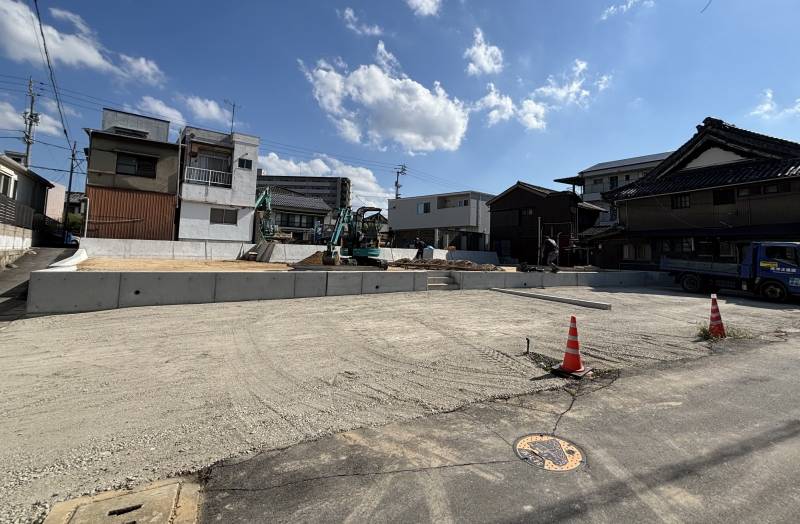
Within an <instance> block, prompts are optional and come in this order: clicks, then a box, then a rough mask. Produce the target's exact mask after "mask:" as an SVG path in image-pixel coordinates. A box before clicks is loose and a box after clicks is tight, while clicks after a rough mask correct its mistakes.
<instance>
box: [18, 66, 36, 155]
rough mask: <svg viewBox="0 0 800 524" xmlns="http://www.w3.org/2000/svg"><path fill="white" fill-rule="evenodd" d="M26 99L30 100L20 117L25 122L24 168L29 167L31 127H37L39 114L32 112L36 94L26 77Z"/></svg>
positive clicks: (31, 82)
mask: <svg viewBox="0 0 800 524" xmlns="http://www.w3.org/2000/svg"><path fill="white" fill-rule="evenodd" d="M28 98H29V100H30V103H29V106H28V110H27V111H25V112H24V113H23V114H22V116H23V119H24V120H25V136H24V137H23V138H22V141H23V142H25V167H30V165H31V146H32V145H33V127H34V126H37V125H39V113H36V112H34V110H33V105H34V102H35V101H36V93H35V92H34V91H33V79H32V78H30V77H28Z"/></svg>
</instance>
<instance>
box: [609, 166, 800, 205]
mask: <svg viewBox="0 0 800 524" xmlns="http://www.w3.org/2000/svg"><path fill="white" fill-rule="evenodd" d="M790 177H800V158H790V159H785V160H783V159H781V160H776V159H760V160H744V161H740V162H731V163H728V164H721V165H716V166H708V167H701V168H696V169H688V170H684V171H676V172H673V173H668V174H666V175H663V176H661V177H651V176H649V175H648V176H647V177H645V178H641V179H639V180H637V181H636V182H634V183H632V184H629V185H627V186H623V187H621V188H619V189H617V190H615V191H609V192H608V193H604V194H603V197H604V198H606V199H609V200H628V199H631V198H640V197H647V196H652V195H660V194H669V193H682V192H686V191H697V190H700V189H706V188H711V187H723V186H731V185H738V184H747V183H750V182H760V181H764V180H773V179H783V178H790Z"/></svg>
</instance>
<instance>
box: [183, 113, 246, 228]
mask: <svg viewBox="0 0 800 524" xmlns="http://www.w3.org/2000/svg"><path fill="white" fill-rule="evenodd" d="M180 144H181V150H182V151H181V186H180V218H179V222H178V238H179V239H180V240H214V241H226V242H251V241H252V238H253V218H254V212H255V200H256V169H257V165H256V164H257V163H258V146H259V144H260V139H259V138H258V137H256V136H251V135H246V134H243V133H220V132H217V131H210V130H207V129H200V128H197V127H190V126H186V127H185V128H184V129H183V131H182V133H181V136H180Z"/></svg>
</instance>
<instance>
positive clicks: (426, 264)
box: [390, 258, 503, 271]
mask: <svg viewBox="0 0 800 524" xmlns="http://www.w3.org/2000/svg"><path fill="white" fill-rule="evenodd" d="M390 265H394V266H398V267H404V268H408V269H444V270H448V269H449V270H456V271H502V270H503V269H502V268H501V267H499V266H495V265H494V264H477V263H475V262H472V261H469V260H442V259H437V258H434V259H430V260H419V259H416V260H412V259H410V258H401V259H399V260H396V261H394V262H393V263H391V264H390Z"/></svg>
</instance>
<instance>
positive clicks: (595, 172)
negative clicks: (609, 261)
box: [555, 151, 672, 231]
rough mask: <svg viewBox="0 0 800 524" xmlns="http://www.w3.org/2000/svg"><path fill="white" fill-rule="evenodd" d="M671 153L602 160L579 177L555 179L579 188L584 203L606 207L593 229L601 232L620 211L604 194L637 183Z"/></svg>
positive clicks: (614, 220)
mask: <svg viewBox="0 0 800 524" xmlns="http://www.w3.org/2000/svg"><path fill="white" fill-rule="evenodd" d="M671 154H672V151H667V152H666V153H657V154H654V155H645V156H636V157H632V158H623V159H621V160H612V161H610V162H600V163H599V164H595V165H593V166H591V167H587V168H586V169H584V170H583V171H581V172H579V173H578V175H577V176H572V177H567V178H557V179H555V182H560V183H562V184H570V185H572V190H573V191H575V189H576V187H579V188H580V193H579V194H580V195H581V198H582V199H583V201H584V202H588V203H589V204H594V205H596V206H598V207H601V208H603V211H602V212H601V213H600V216H598V217H597V222H596V223H595V224H594V225H595V226H597V229H596V230H594V231H600V230H603V229H606V228H607V227H608V226H612V225H614V224H616V223H617V210H616V209H614V208H613V206H612V205H611V203H609V202H606V201H605V200H603V193H605V192H607V191H613V190H615V189H617V188H620V187H624V186H627V185H628V184H631V183H633V182H636V181H637V180H639V179H640V178H642V177H643V176H645V175H646V174H647V173H648V172H649V171H650V170H651V169H653V168H654V167H656V166H657V165H658V164H660V163H661V162H662V161H663V160H664V159H665V158H667V157H668V156H669V155H671Z"/></svg>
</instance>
